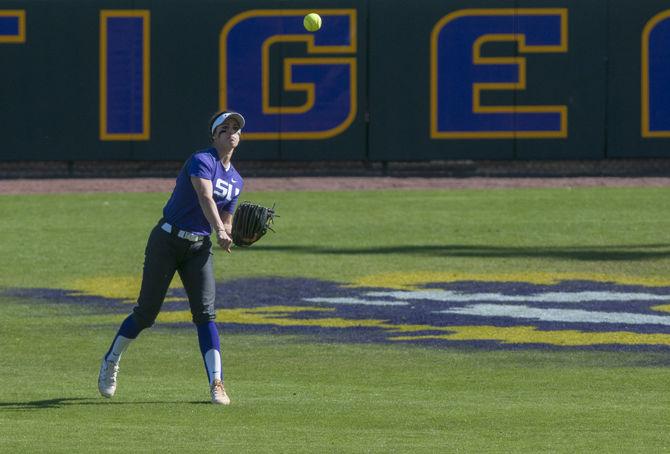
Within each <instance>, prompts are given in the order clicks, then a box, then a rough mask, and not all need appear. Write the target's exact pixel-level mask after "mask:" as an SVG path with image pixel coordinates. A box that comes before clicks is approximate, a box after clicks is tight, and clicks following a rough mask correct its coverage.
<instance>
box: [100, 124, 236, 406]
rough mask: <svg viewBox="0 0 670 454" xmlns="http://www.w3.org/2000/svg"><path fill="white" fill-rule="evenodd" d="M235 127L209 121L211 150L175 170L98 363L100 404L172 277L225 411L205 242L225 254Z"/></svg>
mask: <svg viewBox="0 0 670 454" xmlns="http://www.w3.org/2000/svg"><path fill="white" fill-rule="evenodd" d="M243 127H244V117H242V115H240V114H239V113H237V112H228V111H224V112H219V113H217V114H216V115H215V116H214V117H212V119H211V120H210V124H209V133H210V134H211V141H212V147H211V148H208V149H205V150H201V151H198V152H196V153H194V154H193V155H191V157H190V158H189V159H188V160H187V161H186V163H185V164H184V166H183V168H182V169H181V171H180V173H179V175H178V177H177V181H176V184H175V188H174V190H173V192H172V196H171V197H170V199H169V200H168V202H167V204H166V205H165V207H164V208H163V218H162V219H161V220H160V221H159V222H158V224H157V225H156V226H155V227H154V228H153V230H152V231H151V234H150V236H149V240H148V242H147V247H146V250H145V258H144V271H143V274H142V287H141V289H140V294H139V297H138V299H137V305H136V306H135V307H134V308H133V312H132V313H131V314H130V315H129V316H128V317H127V318H126V319H125V320H124V321H123V323H122V324H121V327H120V328H119V331H118V333H117V334H116V337H115V338H114V341H113V342H112V345H111V347H110V348H109V350H108V351H107V353H106V354H105V356H104V357H103V359H102V364H101V366H100V374H99V376H98V389H99V390H100V394H102V395H103V396H104V397H112V396H113V395H114V393H115V392H116V379H117V374H118V372H119V361H120V359H121V355H122V354H123V352H124V351H125V350H126V349H127V348H128V345H129V344H130V343H131V342H132V341H133V340H134V339H136V338H137V336H138V335H139V334H140V332H141V331H142V330H143V329H145V328H148V327H150V326H152V325H153V323H154V321H155V320H156V317H157V316H158V312H159V311H160V309H161V305H162V304H163V300H164V299H165V294H166V293H167V289H168V287H169V285H170V282H171V281H172V278H173V276H174V273H175V271H176V272H178V273H179V276H180V277H181V280H182V283H183V284H184V289H185V290H186V294H187V295H188V301H189V306H190V308H191V314H192V317H193V323H194V324H195V326H196V328H197V331H198V341H199V343H200V351H201V353H202V356H203V360H204V363H205V369H206V372H207V375H208V376H209V385H210V393H211V398H212V403H214V404H223V405H228V404H229V403H230V399H229V397H228V395H227V394H226V390H225V388H224V386H223V381H222V377H223V372H222V368H221V353H220V344H219V333H218V331H217V329H216V324H215V323H214V319H215V317H216V314H215V310H214V297H215V285H214V270H213V267H212V251H211V249H212V242H211V240H210V234H211V233H212V230H213V231H214V232H215V233H216V242H217V243H218V244H219V246H221V247H222V248H223V249H225V250H226V251H228V252H230V247H231V243H232V240H231V227H232V219H233V212H234V210H235V205H236V204H237V199H238V196H239V195H240V192H241V191H242V186H243V181H242V177H240V174H239V173H237V171H236V170H235V167H233V165H232V163H231V158H232V156H233V152H234V151H235V148H237V146H238V144H239V141H240V133H241V131H242V128H243Z"/></svg>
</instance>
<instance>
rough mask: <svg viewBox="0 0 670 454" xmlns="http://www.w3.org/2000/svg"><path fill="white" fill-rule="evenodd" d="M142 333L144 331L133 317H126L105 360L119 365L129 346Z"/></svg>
mask: <svg viewBox="0 0 670 454" xmlns="http://www.w3.org/2000/svg"><path fill="white" fill-rule="evenodd" d="M140 331H142V329H141V328H140V327H139V326H138V325H137V322H135V319H134V318H133V316H132V315H129V316H128V317H126V319H125V320H124V321H123V323H121V327H119V331H118V332H117V333H116V337H114V340H113V341H112V345H111V346H110V347H109V350H107V353H106V354H105V360H108V361H109V360H111V361H114V362H115V363H118V362H119V361H120V360H121V355H122V354H123V352H125V351H126V349H127V348H128V345H130V343H131V342H132V341H133V340H134V339H136V338H137V336H138V335H139V334H140Z"/></svg>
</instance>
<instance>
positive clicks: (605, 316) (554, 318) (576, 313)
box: [434, 304, 670, 326]
mask: <svg viewBox="0 0 670 454" xmlns="http://www.w3.org/2000/svg"><path fill="white" fill-rule="evenodd" d="M434 313H436V314H458V315H473V316H480V317H507V318H515V319H527V320H540V321H543V322H572V323H617V324H626V325H664V326H670V316H663V315H648V314H636V313H632V312H595V311H585V310H580V309H548V308H537V307H529V306H517V305H505V304H472V305H469V306H465V307H454V308H451V309H445V310H442V311H435V312H434Z"/></svg>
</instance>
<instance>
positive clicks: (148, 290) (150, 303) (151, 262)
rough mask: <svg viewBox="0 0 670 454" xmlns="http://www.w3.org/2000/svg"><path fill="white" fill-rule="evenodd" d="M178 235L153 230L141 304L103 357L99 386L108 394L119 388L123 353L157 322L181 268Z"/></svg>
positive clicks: (138, 303)
mask: <svg viewBox="0 0 670 454" xmlns="http://www.w3.org/2000/svg"><path fill="white" fill-rule="evenodd" d="M175 240H177V239H176V238H174V237H172V236H171V235H170V234H169V233H167V232H165V231H163V230H161V229H160V228H158V227H156V228H154V229H153V230H152V232H151V235H149V240H148V241H147V247H146V250H145V253H144V271H143V273H142V287H141V289H140V295H139V298H138V299H137V305H136V306H135V307H134V308H133V313H132V314H130V315H129V316H128V317H127V318H126V319H125V320H124V321H123V323H122V324H121V327H120V328H119V331H118V332H117V334H116V337H115V338H114V341H112V345H111V346H110V348H109V350H108V351H107V353H106V354H105V356H104V357H103V359H102V364H101V365H100V373H99V375H98V390H99V391H100V394H102V395H103V396H104V397H112V396H113V395H114V393H115V392H116V379H117V375H118V372H119V361H120V360H121V355H122V354H123V352H124V351H125V350H126V349H127V348H128V346H129V345H130V343H131V342H132V341H133V340H134V339H135V338H137V336H138V335H139V334H140V332H141V331H142V330H143V329H145V328H148V327H150V326H151V325H153V324H154V321H155V320H156V317H157V316H158V313H159V312H160V309H161V306H162V305H163V300H164V299H165V294H166V293H167V290H168V287H169V286H170V282H171V281H172V277H173V276H174V273H175V271H176V269H177V254H178V253H179V251H178V250H177V249H175V247H174V246H175Z"/></svg>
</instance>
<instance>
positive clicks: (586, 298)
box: [365, 289, 670, 303]
mask: <svg viewBox="0 0 670 454" xmlns="http://www.w3.org/2000/svg"><path fill="white" fill-rule="evenodd" d="M365 296H371V297H386V298H395V299H397V300H429V301H440V302H447V303H467V302H471V301H495V302H497V301H500V302H515V303H526V302H528V303H587V302H598V301H621V302H630V301H668V302H670V295H658V294H655V293H631V292H628V293H625V292H608V291H600V292H546V293H534V294H531V295H506V294H503V293H463V292H455V291H450V290H437V289H436V290H415V291H390V292H368V293H366V294H365Z"/></svg>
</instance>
